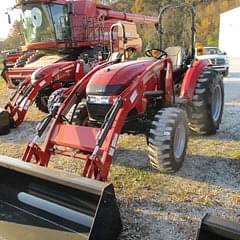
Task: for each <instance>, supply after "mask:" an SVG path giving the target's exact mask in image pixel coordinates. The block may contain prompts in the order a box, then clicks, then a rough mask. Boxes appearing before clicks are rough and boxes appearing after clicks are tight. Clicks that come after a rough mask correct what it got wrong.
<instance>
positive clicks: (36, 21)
mask: <svg viewBox="0 0 240 240" xmlns="http://www.w3.org/2000/svg"><path fill="white" fill-rule="evenodd" d="M21 19H22V22H23V27H24V36H25V38H26V41H27V43H35V42H46V41H53V40H55V33H54V28H53V24H52V20H51V14H50V11H49V8H48V6H47V5H43V4H27V5H23V6H22V13H21Z"/></svg>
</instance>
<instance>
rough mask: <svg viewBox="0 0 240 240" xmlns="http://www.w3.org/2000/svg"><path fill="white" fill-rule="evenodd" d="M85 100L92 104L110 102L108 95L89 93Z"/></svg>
mask: <svg viewBox="0 0 240 240" xmlns="http://www.w3.org/2000/svg"><path fill="white" fill-rule="evenodd" d="M87 102H88V103H93V104H110V103H111V97H110V96H98V95H89V96H87Z"/></svg>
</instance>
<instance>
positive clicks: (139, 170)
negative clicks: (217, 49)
mask: <svg viewBox="0 0 240 240" xmlns="http://www.w3.org/2000/svg"><path fill="white" fill-rule="evenodd" d="M237 63H238V61H237V60H233V61H232V62H231V73H230V76H229V77H228V78H226V79H225V81H224V82H225V90H226V91H225V92H226V99H225V109H224V115H223V121H222V125H221V127H220V129H219V131H218V133H217V134H216V135H214V136H211V137H203V136H191V137H190V141H189V146H188V154H187V158H186V161H185V163H184V165H183V167H182V169H181V170H180V171H179V172H178V173H177V174H175V175H164V174H159V173H157V172H154V171H151V170H150V169H149V166H148V159H147V154H146V151H145V149H146V143H145V139H144V137H143V136H127V135H124V136H121V138H120V142H119V147H118V152H117V156H116V157H115V161H114V164H113V167H112V170H111V175H110V179H109V181H111V182H113V184H114V186H115V191H116V195H117V198H118V202H119V205H120V209H121V214H122V219H123V226H124V230H123V233H122V235H121V237H120V239H121V240H130V239H141V240H176V239H179V240H191V239H195V235H196V232H197V229H198V226H199V221H200V219H201V218H202V217H203V216H204V215H205V213H207V212H210V213H214V214H216V215H218V216H223V217H224V218H226V219H230V220H233V221H236V222H240V180H239V176H240V141H239V140H240V124H239V122H240V97H239V89H240V66H238V65H237ZM0 94H1V99H0V105H3V103H4V102H5V101H6V99H7V97H8V96H7V95H8V94H9V92H8V91H4V90H1V91H0ZM43 116H44V114H41V113H39V112H38V111H37V110H36V109H35V107H32V109H31V111H30V113H29V116H28V118H27V121H26V122H25V123H23V124H22V125H21V126H20V127H19V128H18V129H14V130H12V131H11V134H9V135H7V136H1V137H0V154H4V155H8V156H12V157H20V156H21V154H22V151H23V150H24V147H25V145H26V143H27V142H28V141H29V140H31V139H32V137H33V135H34V128H35V126H36V124H37V121H38V120H39V119H41V118H42V117H43ZM79 165H80V164H79V163H78V161H76V160H73V159H70V160H69V159H66V158H59V157H58V158H54V159H53V161H51V164H50V167H55V168H59V169H63V170H66V171H70V172H75V173H79V172H80V166H79Z"/></svg>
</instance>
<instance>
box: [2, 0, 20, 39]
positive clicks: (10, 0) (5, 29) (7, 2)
mask: <svg viewBox="0 0 240 240" xmlns="http://www.w3.org/2000/svg"><path fill="white" fill-rule="evenodd" d="M14 3H15V0H0V21H1V30H0V39H4V38H6V37H7V35H8V33H9V30H10V28H11V25H9V24H8V18H7V15H6V14H5V12H6V10H7V8H9V7H13V5H14ZM11 18H12V22H13V21H14V19H16V13H13V12H12V13H11Z"/></svg>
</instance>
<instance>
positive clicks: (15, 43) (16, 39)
mask: <svg viewBox="0 0 240 240" xmlns="http://www.w3.org/2000/svg"><path fill="white" fill-rule="evenodd" d="M22 45H24V36H23V27H22V23H21V22H20V21H15V22H14V23H13V27H12V29H11V30H10V33H9V35H8V37H7V38H6V39H5V40H4V41H3V42H2V43H0V50H3V49H5V50H6V49H15V48H20V47H21V46H22Z"/></svg>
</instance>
